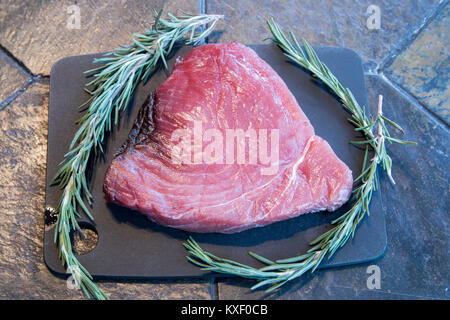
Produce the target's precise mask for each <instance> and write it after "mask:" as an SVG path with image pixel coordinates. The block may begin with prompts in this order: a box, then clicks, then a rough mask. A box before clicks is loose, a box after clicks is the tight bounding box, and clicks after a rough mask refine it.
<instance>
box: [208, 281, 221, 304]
mask: <svg viewBox="0 0 450 320" xmlns="http://www.w3.org/2000/svg"><path fill="white" fill-rule="evenodd" d="M209 293H210V295H211V300H219V286H218V284H217V278H216V277H212V278H211V280H209Z"/></svg>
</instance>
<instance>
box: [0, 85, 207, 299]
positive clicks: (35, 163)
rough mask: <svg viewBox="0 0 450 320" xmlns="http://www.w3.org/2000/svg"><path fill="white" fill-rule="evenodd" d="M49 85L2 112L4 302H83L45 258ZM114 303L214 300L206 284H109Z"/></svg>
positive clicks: (0, 266) (0, 283)
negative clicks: (75, 300) (119, 300)
mask: <svg viewBox="0 0 450 320" xmlns="http://www.w3.org/2000/svg"><path fill="white" fill-rule="evenodd" d="M48 90H49V84H48V81H38V82H35V83H33V84H32V85H30V87H29V88H28V89H27V90H26V91H25V92H23V93H22V94H21V95H20V96H18V97H17V98H16V99H15V100H14V101H13V102H11V104H10V105H9V106H8V107H7V108H4V109H3V110H0V141H1V143H0V168H1V170H0V213H1V214H0V230H1V232H0V253H1V254H0V299H80V298H83V295H82V294H81V291H79V290H73V289H72V290H70V289H68V287H67V285H66V280H65V279H62V278H59V277H56V276H54V275H53V274H52V273H51V272H50V271H49V270H48V269H47V267H46V266H45V263H44V260H43V236H44V234H43V233H44V206H45V169H46V152H47V121H48ZM99 286H100V287H101V288H102V289H103V290H104V291H105V292H106V293H107V294H108V295H109V296H110V298H112V299H210V292H209V281H208V280H192V281H191V280H173V281H142V282H136V281H134V282H133V281H112V280H111V281H106V280H103V281H101V283H99Z"/></svg>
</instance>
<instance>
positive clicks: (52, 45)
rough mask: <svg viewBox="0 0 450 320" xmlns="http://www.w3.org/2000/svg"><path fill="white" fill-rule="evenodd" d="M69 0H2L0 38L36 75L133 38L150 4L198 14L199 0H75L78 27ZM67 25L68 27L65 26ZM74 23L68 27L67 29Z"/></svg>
mask: <svg viewBox="0 0 450 320" xmlns="http://www.w3.org/2000/svg"><path fill="white" fill-rule="evenodd" d="M72 5H74V2H73V1H68V0H64V1H56V0H54V1H49V0H47V1H33V0H27V1H15V0H4V1H0V39H1V40H0V41H1V44H2V45H3V46H4V47H6V48H7V49H8V50H9V51H10V52H12V54H13V55H14V56H15V57H16V58H18V59H19V60H20V61H22V62H23V63H24V64H25V65H26V66H27V67H28V68H29V69H30V70H31V71H32V72H33V73H34V74H38V73H42V74H44V75H49V74H50V68H51V67H52V65H53V64H54V63H55V62H56V61H57V60H59V59H60V58H63V57H65V56H71V55H77V54H84V53H96V52H104V51H110V50H112V49H114V48H116V47H118V45H119V44H129V43H131V35H132V33H133V32H142V31H144V30H145V29H146V28H149V27H150V25H151V22H152V21H153V8H156V9H157V10H158V9H165V10H166V11H167V10H168V11H170V12H172V13H175V11H176V10H177V9H182V10H185V11H187V12H192V13H198V12H199V9H200V1H197V0H181V1H174V0H171V1H164V0H154V1H141V0H134V1H125V0H120V1H119V0H118V1H87V0H82V1H77V2H76V5H77V7H78V8H79V16H80V20H79V21H80V23H79V27H80V28H79V29H75V28H73V27H77V24H76V20H75V19H74V17H75V16H74V15H75V14H76V11H75V10H73V9H71V8H70V6H72ZM68 26H69V27H70V28H69V27H68ZM71 28H72V29H71Z"/></svg>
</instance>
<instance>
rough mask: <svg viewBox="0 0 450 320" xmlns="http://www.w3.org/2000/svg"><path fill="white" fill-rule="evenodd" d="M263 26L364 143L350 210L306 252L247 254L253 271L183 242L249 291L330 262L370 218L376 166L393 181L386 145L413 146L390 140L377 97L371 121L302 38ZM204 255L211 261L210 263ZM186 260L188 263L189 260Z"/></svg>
mask: <svg viewBox="0 0 450 320" xmlns="http://www.w3.org/2000/svg"><path fill="white" fill-rule="evenodd" d="M267 26H268V28H269V30H270V32H271V33H272V38H270V39H271V40H272V41H273V42H274V43H275V44H277V45H278V46H279V48H280V49H281V50H282V52H283V53H284V55H286V57H288V58H289V59H290V60H292V61H293V62H294V63H295V64H297V65H299V66H300V67H303V68H304V69H306V70H307V71H309V72H311V74H312V75H313V76H314V77H316V78H318V79H319V80H321V81H322V82H323V83H324V84H326V85H327V86H328V88H329V90H330V91H331V92H332V93H334V94H335V95H336V96H337V97H339V99H340V100H341V102H342V107H343V108H344V110H346V111H347V112H349V113H350V114H351V118H350V119H349V122H350V123H351V124H353V125H354V126H355V130H356V131H357V132H359V133H361V134H362V135H363V140H359V141H351V143H353V144H356V145H365V148H364V160H363V163H362V170H361V174H360V175H359V176H358V177H357V178H356V179H355V184H356V183H357V182H359V185H355V187H354V190H353V196H352V198H351V200H350V201H351V207H350V209H349V210H348V211H347V212H345V213H344V214H343V215H342V216H340V217H339V218H337V219H335V220H333V221H332V222H331V224H332V225H333V227H332V228H331V229H330V230H328V231H327V232H325V233H324V234H322V235H320V236H318V237H317V238H316V239H315V240H313V241H311V243H310V246H311V248H310V249H309V250H308V251H307V252H306V253H305V254H303V255H299V256H297V257H292V258H286V259H279V260H276V261H275V262H273V261H272V260H269V259H267V258H264V257H262V256H260V255H257V254H255V253H250V255H251V256H252V257H253V258H255V259H256V260H258V261H260V262H263V263H265V264H267V266H265V267H262V268H259V269H256V268H253V267H249V266H246V267H245V268H242V267H241V266H239V263H238V262H235V261H230V260H225V259H222V258H219V257H216V256H214V255H212V254H211V253H209V252H206V251H204V250H203V249H202V248H201V247H200V246H199V245H198V244H197V243H196V242H195V241H194V240H193V239H192V238H189V240H188V241H187V243H185V244H184V245H185V247H186V248H187V249H188V251H189V252H190V253H191V254H192V255H193V256H194V257H196V258H197V259H198V260H199V261H200V262H199V263H201V264H202V265H203V266H205V265H206V266H208V267H210V269H209V270H213V271H216V272H221V273H227V274H232V275H237V276H240V277H245V278H251V279H257V280H259V282H258V283H257V284H255V285H254V286H253V287H252V289H257V288H260V287H262V286H266V285H272V286H271V287H269V288H268V289H267V290H266V292H268V291H273V290H275V289H277V288H279V287H281V286H283V285H284V284H285V283H287V282H288V281H291V280H293V279H295V278H298V277H300V276H301V275H303V274H304V273H305V272H307V271H311V272H314V271H315V270H316V269H317V267H318V266H319V265H320V263H321V261H322V260H323V259H324V258H325V257H327V258H328V259H329V258H331V257H332V256H333V255H334V254H335V252H336V251H337V250H338V249H339V248H341V247H343V246H344V245H345V244H346V243H347V241H348V240H349V239H350V237H353V236H354V234H355V231H356V229H357V226H358V224H359V223H360V222H361V221H362V219H363V218H364V217H365V216H367V215H369V214H370V211H369V205H370V201H371V199H372V193H373V191H375V190H377V189H378V187H379V186H378V176H377V171H378V167H379V164H381V165H382V168H383V169H384V170H385V171H386V173H387V175H388V177H389V178H390V179H391V181H392V183H395V182H394V180H393V179H392V175H391V168H392V159H391V158H390V157H389V155H388V154H387V151H386V147H385V142H386V141H388V142H395V143H401V144H411V145H414V144H416V143H415V142H410V141H404V140H400V139H397V138H392V137H391V136H390V134H389V131H388V129H387V126H386V124H389V125H391V126H393V127H394V128H395V129H398V130H399V131H400V132H402V133H403V129H402V128H401V127H400V126H399V125H398V124H396V123H395V122H394V121H392V120H390V119H388V118H387V117H385V116H384V115H383V113H382V96H379V101H378V112H377V115H376V117H371V116H369V117H368V115H367V113H366V111H365V108H364V107H360V105H359V104H358V102H357V101H356V99H355V97H354V96H353V94H352V92H351V91H350V90H349V89H348V88H344V87H343V86H342V85H341V84H340V82H339V80H338V79H337V78H336V77H335V76H334V75H333V74H332V72H331V71H330V70H329V68H328V67H327V66H326V65H325V64H324V63H323V62H322V61H321V60H320V58H319V57H318V56H317V54H316V52H315V51H314V49H313V48H312V46H311V45H310V44H309V43H308V42H307V41H306V40H305V39H302V43H303V47H301V46H300V44H299V42H298V41H297V39H296V38H295V36H294V34H293V33H292V32H289V37H290V38H291V40H289V39H288V37H287V36H286V34H285V33H284V32H283V31H282V30H281V28H280V26H279V25H278V24H277V23H276V22H275V20H274V19H273V18H272V19H271V20H270V21H267ZM375 128H376V129H377V130H378V132H377V133H374V132H373V130H374V129H375ZM369 149H370V150H369ZM369 152H370V153H371V154H373V157H372V158H371V159H369ZM205 256H208V259H205V258H204V257H205ZM210 257H213V258H212V259H210ZM190 260H191V261H192V259H190Z"/></svg>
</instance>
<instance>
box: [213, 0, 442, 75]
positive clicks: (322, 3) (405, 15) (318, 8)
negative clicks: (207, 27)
mask: <svg viewBox="0 0 450 320" xmlns="http://www.w3.org/2000/svg"><path fill="white" fill-rule="evenodd" d="M437 2H438V1H437V0H425V1H415V0H408V1H396V0H383V1H370V0H369V1H353V0H344V1H332V0H307V1H295V0H281V1H271V2H268V1H266V2H263V3H262V2H260V1H240V0H232V1H221V0H208V1H207V2H206V4H207V12H208V13H221V14H225V24H223V23H222V24H221V25H220V27H222V26H224V27H225V29H224V32H223V33H217V34H216V38H215V40H217V41H220V42H226V41H240V42H243V43H261V42H262V41H263V39H264V38H266V37H268V35H269V32H268V29H267V28H266V25H265V21H266V20H267V19H269V18H270V16H273V17H275V18H276V21H277V22H278V23H279V24H280V25H281V26H282V27H283V28H284V29H285V30H286V31H287V30H289V29H290V30H292V31H293V32H294V33H295V34H296V36H297V37H304V38H305V39H307V40H308V41H309V42H310V43H311V44H314V45H333V46H342V47H348V48H351V49H353V50H355V51H357V52H358V53H359V54H360V55H361V56H362V58H363V60H364V61H365V63H366V69H374V68H375V66H376V65H377V63H379V62H380V61H381V59H382V58H383V57H385V56H386V55H387V54H388V53H389V51H390V50H392V49H393V48H394V47H395V45H396V44H397V43H398V42H399V41H400V40H401V39H402V37H404V36H405V35H406V34H408V33H409V32H411V29H412V28H413V26H415V25H417V24H420V23H421V21H422V20H423V18H424V16H426V15H427V13H428V12H429V11H430V10H431V9H432V8H433V7H435V6H436V3H437ZM370 5H377V6H378V7H379V9H380V18H381V19H380V22H381V24H380V29H378V30H377V29H372V30H369V29H368V27H367V20H368V19H369V18H370V16H371V15H372V13H371V12H369V13H367V9H368V7H369V6H370ZM220 27H219V26H218V28H220Z"/></svg>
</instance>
